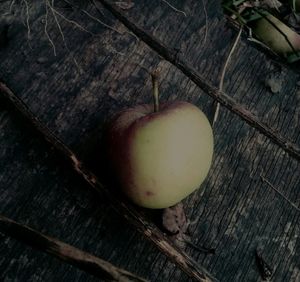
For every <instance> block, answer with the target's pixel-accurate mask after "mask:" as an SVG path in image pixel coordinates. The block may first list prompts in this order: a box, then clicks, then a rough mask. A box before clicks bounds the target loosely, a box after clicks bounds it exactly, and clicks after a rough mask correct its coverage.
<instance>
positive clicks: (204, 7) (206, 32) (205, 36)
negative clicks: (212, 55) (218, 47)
mask: <svg viewBox="0 0 300 282" xmlns="http://www.w3.org/2000/svg"><path fill="white" fill-rule="evenodd" d="M201 1H202V6H203V11H204V16H205V35H204V40H203V45H205V43H206V40H207V36H208V15H207V10H206V3H205V2H204V0H201Z"/></svg>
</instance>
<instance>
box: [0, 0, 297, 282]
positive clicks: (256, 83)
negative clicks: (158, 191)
mask: <svg viewBox="0 0 300 282" xmlns="http://www.w3.org/2000/svg"><path fill="white" fill-rule="evenodd" d="M32 3H33V2H32ZM58 4H59V3H58ZM172 4H173V5H174V6H175V7H177V8H179V9H182V10H184V11H185V12H186V14H187V17H184V16H182V14H180V13H176V12H175V11H173V10H172V9H170V8H169V7H167V5H166V4H164V3H163V2H162V1H146V0H145V1H134V6H133V7H132V8H131V9H129V10H126V14H127V15H128V17H129V18H130V19H133V20H134V22H135V23H136V24H137V25H139V26H141V27H142V28H143V29H145V30H147V31H148V32H150V33H151V34H152V35H153V36H155V37H156V38H158V39H159V40H160V41H162V42H164V44H165V45H167V46H168V47H169V48H174V49H176V50H175V51H176V52H177V53H179V54H180V55H181V56H183V57H184V59H185V60H186V61H187V62H188V63H189V64H191V65H192V66H193V68H195V69H196V71H197V73H199V74H201V75H202V76H203V77H204V78H205V79H206V81H209V82H210V83H211V84H212V85H217V84H218V78H219V74H220V70H221V68H222V65H223V62H224V60H225V56H226V54H227V53H228V48H229V46H230V43H232V41H233V40H234V37H235V31H234V30H231V28H230V27H229V26H227V25H226V20H225V19H224V17H223V15H222V10H221V8H220V5H219V1H208V2H205V1H204V4H205V6H206V7H207V14H208V25H207V26H208V35H207V39H206V41H204V37H205V30H206V25H205V15H204V11H203V5H202V3H201V1H193V0H188V1H184V2H183V1H179V0H178V1H176V0H174V1H172ZM0 6H1V5H0ZM37 7H39V6H38V5H36V4H34V3H33V4H32V5H31V10H30V11H31V13H30V23H34V24H33V25H32V30H31V31H32V32H31V35H32V37H31V40H29V41H30V44H31V48H30V47H29V45H28V40H27V30H26V28H25V27H24V25H23V23H22V21H21V20H22V17H19V18H13V20H12V23H11V24H10V26H9V29H8V38H9V41H8V43H7V47H5V49H2V51H1V52H0V76H1V79H2V80H4V81H5V82H7V84H8V85H10V86H11V87H12V89H13V90H14V92H15V93H17V94H18V96H19V97H20V98H22V99H23V100H24V101H25V102H26V104H28V106H29V107H30V108H31V109H32V111H33V112H34V113H35V115H37V116H38V117H39V118H40V119H41V120H42V121H43V123H45V124H46V125H47V126H48V127H49V128H50V129H51V131H53V132H55V133H56V134H57V135H58V136H59V138H60V139H62V140H63V141H64V143H66V144H67V145H68V147H71V148H72V151H75V152H76V154H77V155H78V156H79V157H80V158H81V159H83V160H84V161H85V162H87V161H88V163H89V165H91V166H92V167H93V169H94V171H96V172H97V173H100V175H101V169H100V168H99V165H98V162H97V161H99V159H100V160H101V153H100V152H99V150H98V149H97V148H98V146H99V143H100V139H101V134H102V128H103V125H104V124H105V120H106V119H108V118H109V116H110V115H112V114H113V113H114V112H116V111H118V110H119V109H121V108H124V107H128V106H130V105H133V104H136V103H144V102H151V95H150V93H151V81H150V79H149V74H148V73H147V71H145V69H147V70H152V69H155V68H156V67H160V68H161V70H162V72H161V73H162V79H161V82H160V89H161V90H160V93H162V97H161V99H162V100H174V99H183V100H187V101H190V102H192V103H194V104H196V105H197V106H199V107H200V108H201V109H202V110H203V111H205V112H206V113H207V114H208V115H209V113H210V110H211V103H212V99H211V98H209V97H208V96H207V95H206V94H205V93H203V91H201V90H200V89H199V88H198V87H197V86H196V85H195V84H194V83H193V82H191V81H190V80H189V79H187V78H186V76H185V75H183V74H182V73H181V72H180V71H178V70H177V69H176V68H175V67H174V66H172V65H171V64H169V63H167V62H166V61H164V60H162V59H161V57H160V56H158V55H157V54H156V53H155V52H153V51H152V50H150V49H149V48H148V47H147V46H146V45H145V44H143V42H141V41H138V40H137V39H136V38H135V37H134V36H131V35H130V34H128V33H126V31H127V29H126V28H124V26H123V25H122V24H121V23H119V22H118V21H116V20H115V18H114V17H113V16H112V15H111V14H110V13H109V12H108V11H107V10H105V9H104V8H103V7H102V6H101V5H99V9H100V11H102V13H103V15H102V14H99V13H98V12H97V10H96V9H95V7H93V6H92V5H86V6H85V7H84V9H87V10H88V11H89V12H90V13H91V14H93V15H94V16H95V17H97V18H99V19H100V20H102V21H103V22H105V23H106V24H109V25H110V26H112V27H113V28H115V29H117V30H118V31H120V32H121V33H117V32H114V31H112V30H109V29H107V28H106V27H104V26H102V25H101V24H99V23H97V22H95V21H94V20H92V19H90V18H88V17H87V16H86V15H84V14H83V13H82V12H80V10H78V9H77V10H76V9H74V10H73V11H72V10H71V9H70V8H68V10H67V9H65V8H64V9H62V8H60V10H59V11H60V12H62V13H64V14H65V15H66V16H67V17H68V18H70V19H76V20H77V21H78V22H79V23H81V24H82V25H83V26H84V27H85V28H88V29H89V30H90V31H92V32H93V33H94V34H96V35H91V34H87V33H86V32H83V31H80V30H78V29H77V28H75V27H74V26H73V25H72V24H70V23H68V22H66V21H63V20H61V19H60V21H61V25H62V28H63V31H64V33H65V38H66V42H67V44H68V47H69V50H70V52H69V51H68V50H66V49H65V48H64V44H63V42H62V41H61V36H60V34H59V31H58V30H57V27H56V25H55V23H54V22H53V21H51V20H49V33H50V34H51V36H52V39H53V40H54V42H55V43H56V48H57V56H56V57H55V56H53V50H52V47H51V45H50V44H49V42H48V40H47V39H46V37H45V34H44V30H43V28H44V25H43V22H42V21H43V19H44V10H43V5H40V8H37ZM20 43H22V44H20ZM120 53H122V54H120ZM72 57H75V58H76V59H77V62H78V64H79V66H80V68H81V69H82V72H81V73H79V72H78V68H77V67H76V65H75V64H74V62H73V60H72ZM269 74H275V75H277V74H279V77H281V78H283V80H284V83H283V86H282V89H281V91H280V92H279V93H276V94H274V93H272V92H271V91H270V90H269V88H268V86H266V84H265V79H266V77H267V76H269ZM297 81H298V74H297V73H295V72H294V71H293V70H291V69H288V68H286V67H284V66H281V65H280V64H278V62H274V61H273V60H271V59H270V58H269V57H268V56H266V55H265V54H263V53H261V52H260V51H258V50H257V49H256V48H255V47H254V46H253V44H251V45H249V44H248V42H247V41H246V40H243V41H241V43H240V44H239V46H238V48H237V50H236V52H235V54H234V55H233V60H232V61H231V64H230V66H229V68H228V71H227V73H226V76H225V84H224V86H225V92H226V93H227V94H228V95H230V96H231V98H233V99H235V101H236V102H237V103H240V104H244V105H245V106H246V107H247V109H249V110H250V111H251V112H252V113H254V114H255V115H256V116H257V117H258V118H259V119H260V120H261V121H262V122H264V123H266V124H268V126H270V127H272V128H274V129H275V130H276V131H278V133H279V134H280V135H282V136H284V137H285V138H287V139H290V140H291V141H292V142H294V143H296V144H297V145H298V146H299V144H300V143H299V140H300V139H299V130H298V124H299V122H298V120H299V111H298V108H299V99H298V98H299V95H298V94H297V93H298V92H299V87H298V86H297V84H296V83H297ZM0 107H1V115H0V116H1V118H0V120H1V122H0V128H1V131H0V137H1V146H0V155H1V158H0V183H1V185H0V189H1V194H0V195H1V196H0V201H1V204H0V207H1V212H3V213H5V214H7V215H9V216H10V217H13V218H16V219H17V220H18V221H22V222H26V223H28V224H30V225H32V226H34V227H35V228H36V229H38V230H42V231H43V232H45V233H51V234H53V235H54V236H55V237H58V238H61V239H62V240H64V241H66V242H68V243H70V244H72V245H75V246H76V247H78V248H81V249H84V250H86V251H88V252H92V253H95V254H97V255H99V256H101V257H103V258H105V259H106V260H109V261H111V262H112V263H114V264H115V265H118V266H121V267H122V268H126V269H128V270H130V271H132V272H135V273H137V274H138V275H140V276H143V277H146V278H147V279H149V280H151V281H189V280H188V278H187V277H186V276H185V275H184V274H183V273H182V272H181V271H179V270H177V269H176V268H175V267H174V265H173V264H171V263H169V262H168V261H167V260H166V259H165V258H164V257H163V256H162V255H161V254H159V252H157V251H156V250H155V249H154V248H153V247H152V246H151V244H149V243H148V242H147V241H145V240H143V239H142V237H141V236H139V235H138V234H137V233H136V232H135V231H134V229H133V228H131V227H130V226H128V225H126V224H124V222H123V220H121V218H120V217H119V216H118V215H117V214H116V213H115V212H114V210H113V209H111V208H110V207H109V206H108V205H107V203H105V201H104V202H99V201H97V200H96V199H95V198H96V197H95V196H94V195H93V194H92V193H89V192H87V191H85V192H83V191H82V189H81V186H82V185H84V184H83V183H82V182H80V180H79V179H78V178H77V177H76V176H74V175H73V174H72V173H70V172H68V170H67V169H66V168H65V166H64V164H60V163H59V162H57V160H56V159H55V158H54V157H52V155H53V154H52V153H51V151H49V150H47V148H45V147H43V143H42V142H39V141H38V140H36V139H35V138H32V137H31V134H27V132H26V131H24V130H23V126H19V125H18V124H22V123H20V121H18V122H16V117H15V116H12V115H11V114H9V113H8V112H7V111H6V110H5V108H3V106H2V105H0ZM214 136H215V143H216V144H215V156H214V163H213V167H212V170H211V172H210V175H209V177H208V178H207V180H206V182H205V183H204V184H203V185H202V189H201V190H199V191H197V192H196V193H194V194H193V195H192V196H191V197H189V198H188V199H187V200H186V201H185V202H184V204H185V209H186V212H187V214H188V216H189V217H190V219H191V220H194V221H195V224H194V225H191V227H190V233H191V239H192V241H193V242H194V243H195V244H199V245H206V246H208V247H216V254H215V255H214V256H206V255H204V254H199V253H198V252H197V251H196V250H193V249H191V248H190V247H188V246H186V247H182V248H184V249H185V250H186V252H188V253H189V254H190V255H191V256H193V258H194V259H195V260H196V261H197V262H198V263H200V264H203V265H204V266H205V267H206V268H207V269H208V270H209V271H210V272H212V273H213V274H214V275H215V276H216V277H217V278H218V279H219V280H221V281H260V277H259V273H258V269H257V266H256V265H255V249H256V247H257V245H260V246H261V247H262V248H261V249H262V250H263V256H264V257H265V259H266V260H267V261H268V263H269V264H271V266H273V267H274V276H273V281H278V282H279V281H280V282H281V281H298V280H299V277H300V273H299V267H298V265H299V255H300V253H299V239H298V234H299V225H298V222H299V215H298V213H297V212H296V211H295V210H294V209H293V208H292V207H291V206H290V205H289V204H288V203H287V202H286V201H285V200H283V199H282V198H281V197H280V196H279V195H278V194H276V193H275V192H274V191H273V190H272V189H270V187H268V185H266V184H265V183H263V182H262V181H261V178H260V175H261V174H262V175H263V176H264V177H266V178H267V179H268V180H269V181H270V182H271V183H272V184H273V185H274V186H275V187H277V188H278V189H279V190H280V191H281V192H282V193H284V195H286V196H287V197H289V199H291V200H292V201H293V202H294V203H295V204H296V205H298V206H299V202H298V199H299V189H298V187H299V165H298V163H297V161H295V160H293V159H292V158H290V157H289V156H288V155H287V154H286V153H284V152H283V151H282V150H281V149H279V148H278V147H277V146H276V145H274V144H272V143H271V142H270V141H269V140H268V138H266V137H264V136H263V135H261V134H259V133H258V132H256V131H255V130H254V129H252V128H251V127H250V126H248V125H246V124H245V123H244V122H243V121H242V120H241V119H240V118H238V117H236V116H234V115H233V114H231V113H230V112H229V111H227V110H226V109H224V108H222V109H221V113H220V119H219V122H218V123H217V126H216V127H215V129H214ZM98 152H99V153H98ZM53 158H54V159H53ZM5 187H10V189H9V191H8V190H7V189H5ZM61 199H63V204H57V203H58V202H61ZM37 210H38V212H36V211H37ZM2 238H3V244H1V245H0V246H1V247H0V248H1V249H0V253H1V254H2V253H3V254H5V256H1V257H0V268H1V270H3V271H2V272H1V275H0V276H1V278H2V277H4V279H5V278H10V279H15V278H16V279H19V280H20V281H24V280H25V281H26V280H29V279H36V280H37V281H39V280H38V279H40V280H42V281H49V280H59V281H70V280H72V281H82V280H84V281H94V280H93V278H92V277H88V276H87V275H85V274H84V273H83V272H80V271H78V270H76V269H75V268H73V267H69V266H67V265H65V264H61V263H56V261H55V260H53V259H51V258H50V257H46V256H44V255H42V254H38V253H35V252H33V251H29V250H28V249H25V248H24V246H22V245H20V244H18V243H15V242H13V241H11V240H8V239H6V238H5V237H3V236H2ZM41 260H42V261H43V264H42V265H41V264H40V261H41ZM141 265H142V267H141ZM51 269H55V270H56V271H55V272H53V271H51ZM4 279H3V280H4Z"/></svg>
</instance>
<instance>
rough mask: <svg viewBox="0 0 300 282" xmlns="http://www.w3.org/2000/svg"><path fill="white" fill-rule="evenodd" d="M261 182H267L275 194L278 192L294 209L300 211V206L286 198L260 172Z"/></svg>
mask: <svg viewBox="0 0 300 282" xmlns="http://www.w3.org/2000/svg"><path fill="white" fill-rule="evenodd" d="M260 178H261V180H262V182H264V183H266V184H268V186H269V187H270V188H272V189H273V190H274V191H275V192H276V193H277V194H279V195H280V196H281V197H282V198H283V199H284V200H285V201H287V202H288V203H289V204H290V205H291V206H292V207H293V208H294V209H296V210H297V211H298V212H300V208H298V207H297V206H296V205H295V204H294V203H293V202H292V201H291V200H290V199H288V198H287V197H286V196H285V195H284V194H283V193H282V192H280V191H279V190H278V189H277V188H276V187H275V186H274V185H273V184H272V183H271V182H270V181H269V180H268V179H267V178H266V177H264V176H263V175H262V174H261V175H260Z"/></svg>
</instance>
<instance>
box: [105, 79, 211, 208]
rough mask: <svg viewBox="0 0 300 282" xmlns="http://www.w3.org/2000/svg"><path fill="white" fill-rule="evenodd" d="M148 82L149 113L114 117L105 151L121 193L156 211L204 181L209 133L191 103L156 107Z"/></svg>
mask: <svg viewBox="0 0 300 282" xmlns="http://www.w3.org/2000/svg"><path fill="white" fill-rule="evenodd" d="M153 81H154V83H153V84H154V93H156V95H155V94H154V98H155V97H156V98H155V99H154V100H155V103H154V109H153V105H149V104H145V105H138V106H135V107H133V108H129V109H125V110H123V111H121V112H119V113H118V114H117V115H116V116H115V117H114V119H113V120H112V121H111V123H110V125H109V128H108V132H107V145H108V148H107V149H108V150H107V152H108V157H109V160H110V162H111V165H112V168H113V171H114V173H115V175H116V177H117V178H118V181H119V183H120V186H121V188H122V190H123V192H124V193H125V194H126V195H127V196H128V197H129V198H130V199H131V200H132V201H133V202H134V203H135V204H137V205H139V206H142V207H146V208H152V209H159V208H166V207H170V206H173V205H175V204H176V203H178V202H180V201H181V200H182V199H184V198H185V197H187V196H188V195H189V194H190V193H192V192H193V191H194V190H196V189H197V188H199V186H200V184H201V183H202V182H203V181H204V179H205V177H206V176H207V174H208V171H209V168H210V166H211V162H212V155H213V133H212V128H211V126H210V123H209V121H208V119H207V118H206V116H205V114H204V113H203V112H202V111H201V110H200V109H199V108H198V107H196V106H194V105H193V104H190V103H188V102H184V101H175V102H170V103H163V104H161V105H159V104H158V98H157V97H158V94H157V93H158V90H157V84H155V78H153ZM155 85H156V86H155ZM155 89H156V90H155Z"/></svg>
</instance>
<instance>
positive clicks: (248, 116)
mask: <svg viewBox="0 0 300 282" xmlns="http://www.w3.org/2000/svg"><path fill="white" fill-rule="evenodd" d="M98 1H99V2H101V3H102V5H103V6H104V7H105V8H106V9H107V10H109V11H110V12H111V13H112V14H113V15H114V16H115V17H116V18H117V19H118V20H119V21H120V22H122V23H123V24H124V25H125V26H126V27H127V28H128V29H129V30H130V31H132V32H133V33H134V34H135V35H137V36H138V37H139V38H140V39H141V40H142V41H144V42H145V43H146V44H147V45H148V46H149V47H150V48H152V49H153V50H154V51H155V52H157V53H158V54H159V55H160V56H161V57H163V58H164V59H165V60H167V61H169V62H170V63H172V64H173V65H174V66H175V67H176V68H178V69H179V70H181V71H182V72H183V73H184V74H185V75H186V76H187V77H188V78H189V79H191V80H192V81H193V82H194V83H195V84H196V85H197V86H199V87H200V88H201V89H202V90H203V91H204V92H205V93H206V94H208V95H209V96H210V97H212V98H213V99H215V100H216V101H217V102H219V103H220V104H221V105H222V106H224V107H225V108H227V109H228V110H229V111H231V112H233V113H234V114H236V115H238V116H239V117H240V118H242V119H243V120H244V121H246V122H247V123H248V124H249V125H250V126H252V127H254V128H256V129H257V130H258V131H259V132H260V133H262V134H264V135H265V136H267V137H268V138H270V139H271V140H272V141H273V142H274V143H275V144H277V145H278V146H279V147H281V148H282V149H283V150H284V151H286V152H287V153H288V154H289V155H290V156H292V157H293V158H295V159H297V160H298V161H299V160H300V148H299V147H298V146H297V145H295V144H294V143H292V142H291V141H290V140H288V139H286V138H285V137H283V136H282V135H280V134H278V133H277V132H276V131H275V130H274V129H272V128H270V127H269V126H268V125H267V124H265V123H264V122H262V121H260V119H259V118H258V117H257V116H255V115H254V114H252V113H251V112H250V111H249V110H247V109H246V108H245V107H244V106H243V105H241V104H239V103H237V102H236V101H235V100H234V99H233V98H231V97H230V96H228V95H227V94H226V93H224V92H221V91H219V90H218V88H216V87H215V86H213V85H211V84H210V83H209V82H207V81H206V80H205V79H204V78H203V77H202V76H201V75H200V74H199V73H198V72H197V71H196V70H195V69H194V68H193V67H192V65H190V64H189V63H187V62H186V60H185V59H184V58H182V57H181V56H180V54H177V52H175V51H174V50H173V49H171V48H169V47H167V46H166V45H165V44H164V43H162V42H161V41H160V40H159V39H157V38H156V37H154V36H152V35H151V34H150V33H148V32H146V31H145V30H143V29H142V28H141V27H139V26H138V25H136V24H135V23H134V22H133V21H131V20H130V19H128V18H127V16H126V14H125V13H124V12H122V11H121V10H120V9H118V8H117V7H116V6H115V5H112V4H111V3H109V2H108V1H107V0H98Z"/></svg>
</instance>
